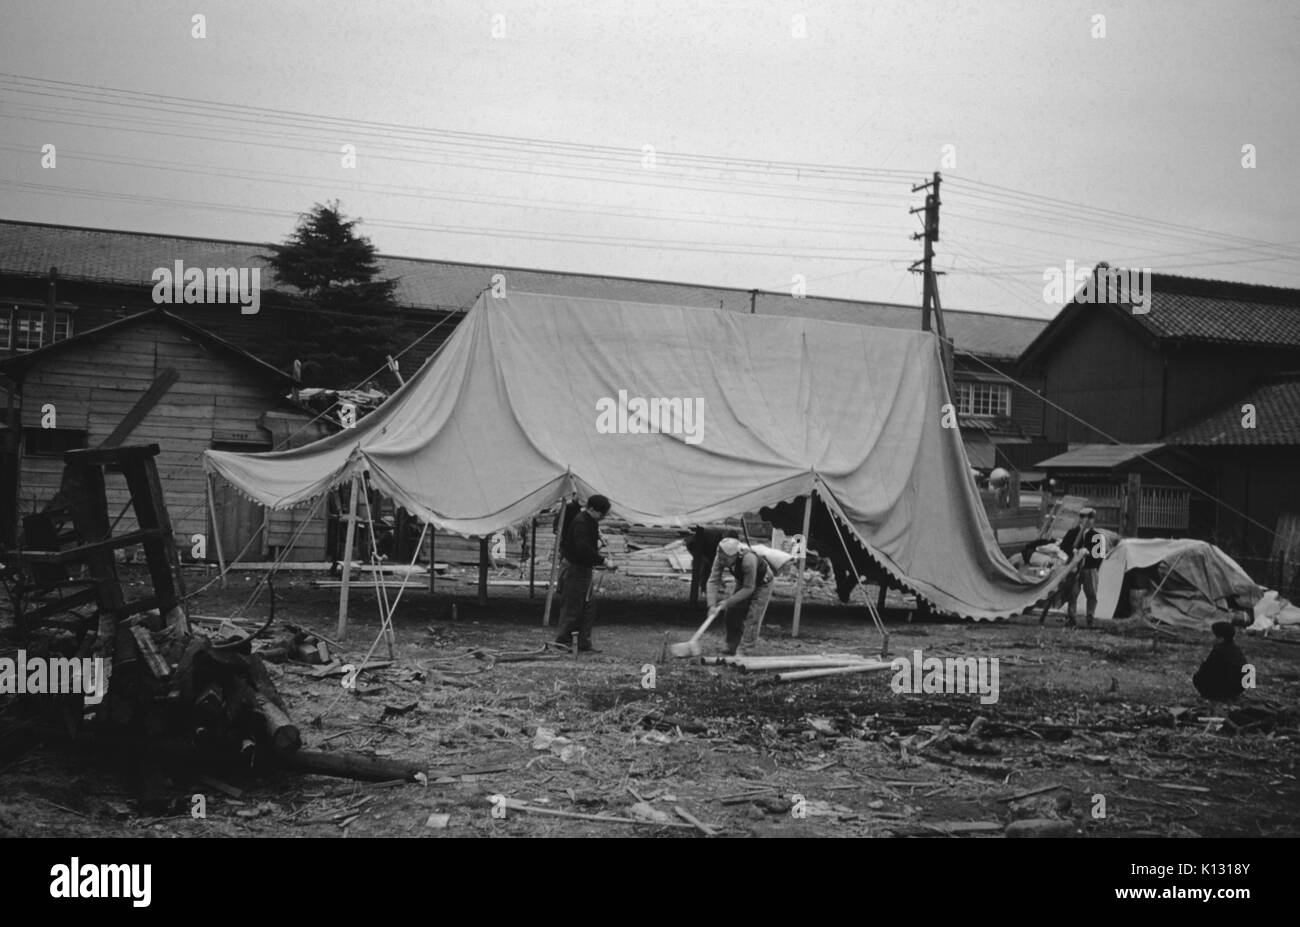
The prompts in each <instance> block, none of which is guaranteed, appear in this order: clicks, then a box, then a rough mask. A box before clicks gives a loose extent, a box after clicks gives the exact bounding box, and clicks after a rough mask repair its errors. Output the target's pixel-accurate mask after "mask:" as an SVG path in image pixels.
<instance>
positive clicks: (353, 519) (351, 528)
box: [336, 475, 357, 640]
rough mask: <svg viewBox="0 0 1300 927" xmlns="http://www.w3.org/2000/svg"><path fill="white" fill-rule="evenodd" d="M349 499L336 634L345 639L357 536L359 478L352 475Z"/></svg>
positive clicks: (340, 638)
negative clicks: (349, 587) (349, 589)
mask: <svg viewBox="0 0 1300 927" xmlns="http://www.w3.org/2000/svg"><path fill="white" fill-rule="evenodd" d="M350 495H351V498H350V499H349V500H348V531H347V537H346V539H345V540H344V542H343V585H342V586H340V587H339V629H338V634H337V635H336V636H337V637H338V639H339V640H343V638H344V636H346V635H347V633H348V583H349V582H351V580H352V542H353V541H354V540H355V539H356V536H357V478H356V476H355V475H354V476H353V477H352V486H351V490H350Z"/></svg>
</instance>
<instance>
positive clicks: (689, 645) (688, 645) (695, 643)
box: [668, 607, 722, 657]
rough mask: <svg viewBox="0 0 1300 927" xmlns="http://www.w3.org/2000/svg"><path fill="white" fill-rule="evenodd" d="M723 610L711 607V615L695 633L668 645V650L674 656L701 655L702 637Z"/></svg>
mask: <svg viewBox="0 0 1300 927" xmlns="http://www.w3.org/2000/svg"><path fill="white" fill-rule="evenodd" d="M721 612H722V609H720V608H717V607H714V608H711V609H710V610H709V616H708V617H707V618H705V619H704V624H702V625H700V629H699V630H698V631H696V632H695V635H694V636H693V637H692V638H691V639H690V640H688V641H684V642H682V643H680V644H670V645H668V652H669V653H671V654H672V655H673V656H674V657H698V656H699V655H700V637H702V636H703V634H704V632H705V631H707V630H708V629H709V625H711V624H713V619H714V618H717V617H718V615H719V614H721Z"/></svg>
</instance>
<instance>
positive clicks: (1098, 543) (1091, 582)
mask: <svg viewBox="0 0 1300 927" xmlns="http://www.w3.org/2000/svg"><path fill="white" fill-rule="evenodd" d="M1096 517H1097V510H1096V509H1093V508H1082V509H1079V523H1078V524H1077V525H1075V526H1074V527H1073V528H1071V529H1070V530H1069V531H1067V532H1065V537H1064V538H1062V539H1061V551H1062V553H1064V554H1065V556H1067V557H1071V558H1072V557H1074V554H1075V551H1083V561H1082V562H1081V563H1080V564H1079V565H1078V567H1077V568H1076V570H1075V572H1074V575H1073V576H1072V577H1071V578H1070V580H1069V581H1068V584H1069V588H1067V589H1066V594H1065V614H1066V618H1065V623H1066V625H1067V626H1068V627H1071V628H1073V627H1077V622H1076V621H1075V620H1074V613H1075V610H1076V609H1077V608H1078V603H1079V588H1080V587H1082V588H1083V597H1084V601H1085V602H1087V605H1088V627H1090V628H1091V627H1092V618H1093V615H1095V614H1096V613H1097V572H1098V571H1099V570H1100V569H1101V561H1102V560H1104V559H1105V554H1106V551H1105V547H1106V538H1105V537H1104V536H1103V535H1102V534H1101V532H1099V531H1098V530H1097V529H1096V528H1094V527H1093V521H1094V519H1095V518H1096ZM1044 615H1046V610H1044ZM1040 624H1041V622H1040Z"/></svg>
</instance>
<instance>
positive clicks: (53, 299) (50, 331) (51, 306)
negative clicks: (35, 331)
mask: <svg viewBox="0 0 1300 927" xmlns="http://www.w3.org/2000/svg"><path fill="white" fill-rule="evenodd" d="M58 288H59V269H58V268H57V267H51V268H50V281H49V285H48V286H47V287H46V290H45V320H44V321H43V322H42V324H41V343H40V344H38V345H37V347H38V348H42V347H45V345H47V344H54V324H55V321H56V320H57V319H58V317H59V316H58V312H57V311H56V310H57V307H58V304H59V301H58Z"/></svg>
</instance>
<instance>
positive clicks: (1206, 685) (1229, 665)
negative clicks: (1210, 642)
mask: <svg viewBox="0 0 1300 927" xmlns="http://www.w3.org/2000/svg"><path fill="white" fill-rule="evenodd" d="M1210 630H1211V631H1213V632H1214V646H1213V647H1211V648H1210V655H1209V656H1208V657H1206V658H1205V662H1204V663H1202V664H1201V668H1200V669H1199V670H1197V671H1196V675H1195V676H1193V677H1192V685H1194V686H1196V691H1197V692H1199V693H1201V697H1202V698H1206V699H1209V700H1210V701H1212V702H1226V701H1228V700H1229V699H1234V698H1236V697H1237V696H1238V695H1240V694H1241V693H1242V692H1243V691H1245V687H1244V686H1243V685H1242V669H1243V667H1245V665H1246V657H1245V655H1244V654H1243V653H1242V652H1241V648H1240V647H1238V646H1237V645H1236V644H1235V643H1233V637H1234V636H1235V635H1236V629H1235V628H1233V626H1232V624H1231V623H1230V622H1227V621H1216V622H1215V623H1214V624H1213V625H1211V627H1210Z"/></svg>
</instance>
